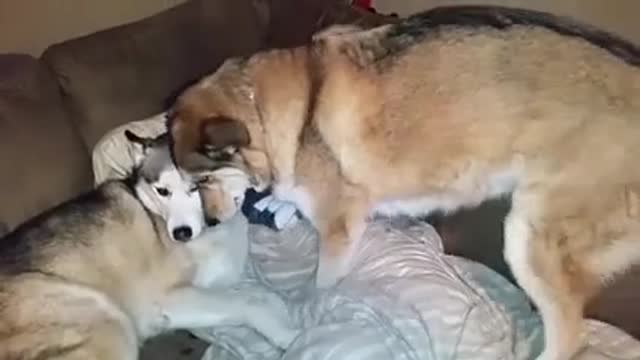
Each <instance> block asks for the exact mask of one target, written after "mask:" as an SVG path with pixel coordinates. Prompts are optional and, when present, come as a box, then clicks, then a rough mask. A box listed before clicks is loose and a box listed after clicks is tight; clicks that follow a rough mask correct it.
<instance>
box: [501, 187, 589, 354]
mask: <svg viewBox="0 0 640 360" xmlns="http://www.w3.org/2000/svg"><path fill="white" fill-rule="evenodd" d="M521 198H522V196H520V198H519V194H517V193H516V194H514V198H513V199H514V200H513V206H512V210H511V212H510V213H509V215H508V216H507V218H506V220H505V250H504V252H505V258H506V260H507V262H508V263H509V265H510V267H511V270H512V272H513V274H514V276H515V277H516V279H517V281H518V283H519V284H520V285H521V286H522V288H523V289H524V290H525V291H526V292H527V294H528V295H529V297H530V298H531V299H532V300H533V302H534V303H535V305H536V307H537V308H538V311H539V312H540V315H541V316H542V320H543V323H544V339H545V348H544V351H543V352H542V354H541V355H539V357H538V358H537V359H538V360H569V359H571V357H572V356H573V355H574V354H575V353H576V351H577V350H578V349H579V347H580V345H581V338H580V336H581V333H582V326H583V308H584V305H585V302H586V300H587V298H588V296H589V295H590V293H591V292H592V291H593V288H590V286H591V285H593V284H594V283H593V282H592V280H593V279H592V278H590V274H588V273H587V272H583V271H582V269H581V267H580V264H579V263H578V262H577V261H574V258H572V254H571V253H570V252H567V251H566V250H567V242H571V241H572V239H571V236H572V235H573V234H571V233H570V232H569V233H567V231H566V228H564V227H563V226H562V225H561V224H560V223H558V222H550V223H545V222H544V221H540V217H538V216H532V211H530V210H531V209H532V208H533V207H535V206H536V205H537V204H534V203H533V201H532V199H531V198H529V199H528V201H527V202H526V203H525V202H524V201H522V199H521ZM525 205H526V206H525ZM536 210H538V209H536ZM538 214H540V213H538Z"/></svg>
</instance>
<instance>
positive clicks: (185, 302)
mask: <svg viewBox="0 0 640 360" xmlns="http://www.w3.org/2000/svg"><path fill="white" fill-rule="evenodd" d="M159 306H160V311H161V314H162V317H163V319H164V321H165V326H166V329H167V330H171V329H193V328H203V327H212V326H221V325H247V326H250V327H252V328H253V329H255V330H256V331H258V332H259V333H261V334H262V335H263V336H265V337H266V338H267V339H269V340H271V341H272V342H273V343H274V344H275V345H277V346H279V347H282V348H286V347H287V346H288V345H289V344H290V343H291V342H292V341H293V339H294V338H295V337H296V336H297V334H298V331H297V330H296V329H294V328H293V327H292V326H291V325H290V323H289V314H288V311H287V308H286V305H285V304H284V302H283V301H282V300H281V299H280V298H279V297H278V296H277V295H276V294H273V293H270V292H268V291H266V290H265V291H244V290H237V289H235V290H234V289H227V290H213V289H212V290H205V289H199V288H195V287H185V288H179V289H176V290H174V291H172V292H171V293H170V294H169V295H168V296H167V297H166V298H165V299H164V301H163V302H162V303H161V304H159Z"/></svg>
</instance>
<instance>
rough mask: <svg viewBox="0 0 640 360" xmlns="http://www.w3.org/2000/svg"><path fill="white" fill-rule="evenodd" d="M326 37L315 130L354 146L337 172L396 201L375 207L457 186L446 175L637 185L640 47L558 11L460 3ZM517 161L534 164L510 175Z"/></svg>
mask: <svg viewBox="0 0 640 360" xmlns="http://www.w3.org/2000/svg"><path fill="white" fill-rule="evenodd" d="M323 41H324V42H322V41H320V42H319V44H320V45H319V46H320V48H321V49H323V50H322V51H323V57H322V58H321V61H323V62H324V67H325V68H327V69H331V70H330V71H327V72H326V74H327V76H326V79H324V83H323V84H322V88H321V91H322V93H321V94H320V95H319V96H320V97H321V98H323V101H322V104H325V105H326V106H324V105H323V106H318V108H317V113H318V114H317V115H316V117H315V118H316V119H322V120H321V122H320V123H318V128H319V129H320V130H321V131H322V132H323V135H324V136H323V138H324V139H325V141H326V142H327V144H328V145H329V146H330V147H331V148H332V149H349V151H348V152H346V151H342V152H341V153H340V162H341V167H342V169H343V171H344V172H345V175H346V177H347V178H348V179H349V180H350V181H352V182H354V183H357V184H366V185H367V187H369V188H370V189H372V190H373V191H374V192H375V191H376V189H381V191H384V192H387V193H386V194H382V193H381V194H374V197H381V198H383V197H386V196H387V195H388V196H389V197H398V196H402V195H406V196H411V195H412V194H416V193H422V192H424V190H425V188H431V189H445V188H448V189H450V190H452V191H457V190H459V189H452V184H453V187H460V186H458V185H457V184H456V183H455V181H452V180H455V179H452V178H450V177H447V176H445V177H446V178H443V176H439V175H438V174H439V173H442V172H443V171H446V172H447V173H457V174H463V173H469V171H468V170H473V171H476V172H477V173H478V175H479V176H482V175H485V174H487V173H489V172H495V171H496V170H504V172H513V173H515V172H517V171H521V170H522V171H527V172H529V173H531V172H540V171H549V170H551V168H557V167H562V168H563V171H564V172H567V173H571V174H567V175H568V176H571V177H574V178H577V179H580V181H589V182H591V183H592V184H594V183H599V182H602V181H608V180H607V179H613V178H615V181H621V180H625V181H626V182H631V181H637V180H640V169H638V168H637V166H634V165H635V160H634V159H635V158H637V155H640V144H639V143H638V142H637V139H638V138H639V136H640V121H637V118H638V116H639V115H638V114H640V68H638V65H640V48H638V47H635V46H634V45H632V44H630V43H627V42H625V41H624V40H621V39H619V38H616V37H615V36H612V35H609V34H607V33H605V32H602V31H599V30H597V29H593V28H591V27H589V26H586V25H581V24H577V23H574V22H571V21H570V20H567V19H563V18H558V17H554V16H552V15H549V14H542V13H537V12H531V11H525V10H518V9H509V8H493V7H488V8H487V7H460V8H440V9H436V10H433V11H430V12H426V13H425V14H422V15H417V16H415V17H413V18H410V19H409V20H406V21H404V22H402V23H401V24H398V25H390V26H387V27H382V28H377V29H373V30H370V31H364V32H353V33H347V34H345V35H340V34H338V35H336V36H332V35H328V36H327V37H326V38H324V40H323ZM343 59H348V61H344V60H343ZM353 89H358V90H357V92H353ZM325 98H326V99H328V100H324V99H325ZM378 104H380V105H378ZM353 139H358V146H352V142H353ZM612 139H615V140H614V141H612ZM622 149H625V152H626V153H623V152H622ZM336 151H337V150H336ZM514 154H519V155H523V156H524V157H529V158H532V157H535V158H536V161H535V162H534V161H531V162H527V163H526V164H525V167H526V169H515V166H514V167H512V163H513V162H514V161H515V159H514ZM461 159H474V166H473V169H469V166H467V164H466V162H465V161H462V160H461ZM381 164H383V165H384V167H386V168H387V170H388V171H384V172H381V171H380V167H381ZM456 164H457V165H456ZM593 164H598V166H599V167H600V169H601V171H598V172H591V171H590V167H591V166H592V165H593ZM443 167H448V169H447V170H444V169H443ZM534 167H535V169H534ZM603 167H606V169H605V168H603ZM588 168H589V170H587V169H588ZM598 174H601V175H598ZM614 174H615V175H614ZM387 175H388V176H387ZM513 175H514V176H516V174H513ZM586 175H588V176H586ZM398 179H403V180H407V181H406V182H405V181H398ZM469 181H475V180H474V179H470V180H469ZM382 189H384V190H382ZM400 189H401V190H400ZM507 190H508V189H507ZM403 193H404V194H403ZM479 200H481V199H479Z"/></svg>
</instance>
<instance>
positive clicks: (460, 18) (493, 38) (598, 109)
mask: <svg viewBox="0 0 640 360" xmlns="http://www.w3.org/2000/svg"><path fill="white" fill-rule="evenodd" d="M639 64H640V50H639V49H638V48H637V47H635V46H634V45H632V44H629V43H627V42H625V41H624V40H622V39H619V38H617V37H615V36H613V35H611V34H608V33H606V32H603V31H600V30H598V29H595V28H593V27H590V26H587V25H584V24H579V23H577V22H574V21H572V20H570V19H565V18H560V17H555V16H553V15H550V14H545V13H539V12H534V11H528V10H520V9H510V8H500V7H476V6H467V7H449V8H438V9H434V10H431V11H428V12H425V13H423V14H418V15H415V16H413V17H410V18H408V19H406V20H404V21H402V22H400V23H398V24H394V25H386V26H382V27H379V28H374V29H369V30H363V29H358V28H353V27H348V26H346V27H345V26H339V27H334V28H330V29H328V30H326V31H324V32H322V33H320V34H318V35H317V36H316V37H315V39H314V41H313V42H312V43H311V44H309V45H308V46H305V47H299V48H294V49H278V50H271V51H266V52H262V53H258V54H256V55H254V56H252V57H250V58H243V59H233V60H230V61H228V62H227V63H226V64H225V65H224V66H222V67H221V68H220V69H219V70H218V71H217V72H215V73H214V74H212V75H211V76H209V77H207V78H205V79H203V80H202V81H201V82H200V83H198V84H196V85H194V86H193V87H191V88H190V89H188V90H187V91H186V92H184V94H182V96H181V97H180V98H179V99H178V101H177V103H176V105H175V107H174V110H173V115H172V117H171V119H170V121H169V123H168V125H169V128H170V132H171V135H172V142H173V143H172V148H173V153H174V157H175V159H176V161H177V163H178V164H179V165H180V166H181V167H182V168H183V169H185V170H188V171H190V172H191V173H193V174H200V175H202V176H203V188H202V191H201V192H202V197H203V201H204V203H205V208H206V209H205V210H206V211H208V212H211V213H213V214H211V215H212V216H216V215H217V214H219V213H220V212H221V211H220V209H217V208H215V207H213V206H209V205H208V204H209V203H213V202H212V201H210V200H208V199H212V198H215V197H216V196H219V195H216V190H215V189H213V190H211V189H210V188H208V186H207V184H215V183H218V182H223V181H224V179H222V178H221V177H220V176H216V170H218V169H221V168H224V167H236V168H241V169H243V170H245V171H246V173H247V174H248V176H250V177H251V180H252V181H253V183H254V186H256V187H265V186H273V187H274V192H275V194H276V195H277V196H278V197H280V198H282V199H288V200H291V201H294V202H295V203H296V204H297V205H298V206H299V208H300V209H301V210H302V212H303V213H304V214H305V215H306V216H308V217H309V218H310V219H311V220H312V221H313V222H314V224H315V225H316V226H317V227H318V229H319V231H320V234H321V242H322V243H321V245H320V246H321V258H320V263H319V270H318V283H319V284H320V285H328V284H331V283H333V282H334V281H335V280H336V279H338V278H339V277H340V276H342V275H344V274H345V273H346V271H348V266H349V264H348V260H349V258H350V253H351V252H352V251H353V249H354V248H355V247H356V246H355V244H356V243H357V241H358V240H359V239H360V235H361V231H362V228H363V225H364V221H365V219H366V218H367V217H368V216H370V215H371V214H373V213H385V214H396V213H409V214H425V213H429V212H431V211H434V210H444V211H449V210H453V209H456V208H459V207H462V206H474V205H477V204H479V203H480V202H482V201H483V200H485V199H487V198H491V197H495V196H502V195H505V194H512V199H513V200H512V204H513V205H512V209H511V212H510V214H509V215H508V217H507V219H506V221H505V256H506V259H507V261H508V262H509V264H510V266H511V268H512V270H513V273H514V274H515V276H516V278H517V280H518V282H519V283H520V285H522V287H523V288H524V289H525V290H526V291H527V293H528V294H529V296H530V297H531V298H532V300H533V301H534V302H535V304H536V305H537V307H538V309H539V310H540V312H541V314H542V316H543V319H544V323H545V339H546V347H545V351H544V352H543V354H542V355H540V359H544V360H552V359H555V360H560V359H568V358H570V357H571V355H572V354H573V353H574V352H575V351H576V350H577V348H578V347H579V336H580V331H581V321H582V316H583V315H582V309H583V306H584V304H585V302H586V301H587V300H588V299H589V298H590V297H591V296H592V295H593V294H594V293H596V292H597V291H598V290H599V289H600V287H601V285H602V284H603V282H604V281H606V279H607V278H609V277H610V276H613V275H614V274H615V273H618V272H620V271H623V270H625V269H626V268H627V267H628V266H629V265H630V264H632V263H634V262H637V261H638V260H640V239H638V236H639V235H640V217H639V215H640V197H639V196H640V186H639V185H638V184H639V183H640V182H639V180H640V169H638V168H637V165H636V162H637V159H638V156H639V155H640V140H639V139H640V121H639V120H640V119H638V117H639V116H640V115H639V114H640V69H639V68H638V65H639ZM227 213H232V212H229V211H227Z"/></svg>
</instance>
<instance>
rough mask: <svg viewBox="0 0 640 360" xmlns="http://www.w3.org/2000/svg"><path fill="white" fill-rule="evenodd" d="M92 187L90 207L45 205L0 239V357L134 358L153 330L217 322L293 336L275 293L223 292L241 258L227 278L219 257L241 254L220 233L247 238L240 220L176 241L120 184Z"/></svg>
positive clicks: (284, 340) (282, 340)
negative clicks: (44, 212) (45, 211)
mask: <svg viewBox="0 0 640 360" xmlns="http://www.w3.org/2000/svg"><path fill="white" fill-rule="evenodd" d="M91 194H92V195H90V196H93V197H94V198H96V199H98V200H95V201H94V202H93V204H94V205H87V203H86V202H82V201H83V200H79V201H78V203H77V205H76V206H77V208H74V207H69V206H67V207H65V208H59V209H54V210H52V212H51V213H50V214H49V215H48V216H47V217H46V218H45V219H44V220H37V221H36V222H35V223H27V224H26V225H25V228H23V229H22V230H18V231H17V232H16V233H15V234H12V235H9V236H8V237H7V238H4V239H0V240H3V241H6V243H5V244H0V359H2V360H40V359H59V360H76V359H77V360H80V359H82V360H135V359H137V358H138V351H139V346H141V345H142V343H143V342H144V341H145V340H146V339H148V338H150V337H152V336H155V335H158V334H160V333H162V332H167V331H171V330H176V329H196V328H205V327H211V326H217V325H249V326H253V327H254V328H255V329H256V330H258V331H260V332H262V333H263V334H265V336H266V337H267V338H268V339H270V340H272V341H274V342H276V345H278V346H286V345H287V344H288V343H289V342H290V341H291V340H292V339H293V337H294V336H295V334H296V331H295V330H293V329H291V328H289V327H288V323H287V322H286V321H288V320H287V319H286V318H285V317H284V316H283V315H284V313H283V314H281V313H279V312H278V311H282V310H281V308H283V309H285V310H286V308H284V307H283V306H281V308H280V307H277V306H278V305H279V301H280V300H278V299H276V297H274V296H273V295H269V294H261V293H257V292H254V293H243V292H242V291H238V290H237V289H236V290H233V289H230V290H229V291H226V289H225V287H226V286H228V285H229V284H233V282H235V281H237V280H238V279H239V278H240V276H241V271H242V269H243V266H244V262H243V260H242V259H235V261H237V262H239V263H240V265H238V267H241V268H240V269H238V274H237V277H238V279H236V276H235V275H234V271H235V270H234V269H233V268H231V267H230V266H231V265H230V264H232V263H233V261H234V260H230V259H224V258H222V257H224V256H233V255H238V256H245V257H246V254H244V255H243V254H242V253H241V250H239V252H238V253H237V254H236V252H234V250H226V251H225V248H224V245H221V243H220V239H222V238H224V237H226V238H228V237H230V236H234V238H233V239H231V240H234V241H236V242H237V243H242V244H244V243H247V241H248V240H247V239H246V236H247V234H246V230H247V223H246V220H245V219H244V218H243V217H241V216H237V217H235V218H234V220H233V221H231V222H228V223H227V224H225V225H224V226H221V227H216V228H211V229H208V230H207V232H208V233H207V235H203V236H201V237H198V238H194V239H192V240H191V241H189V242H177V241H173V240H171V238H170V237H169V236H168V234H167V232H166V230H165V229H166V226H165V224H164V223H162V220H161V219H159V218H156V217H155V216H153V215H151V213H150V212H148V211H147V210H145V208H144V207H143V205H142V203H141V202H140V201H139V200H138V199H137V198H135V197H134V194H133V193H132V192H131V190H129V189H128V188H127V187H126V186H125V184H124V183H122V182H119V181H112V182H107V183H104V184H102V185H100V187H99V188H97V189H96V190H94V191H93V192H92V193H91ZM72 201H74V200H72ZM96 204H97V205H96ZM83 206H85V207H83ZM243 236H244V238H240V237H243ZM16 241H23V242H27V243H24V244H19V243H17V242H16ZM239 248H242V246H240V247H239ZM221 258H222V259H221ZM226 260H229V261H230V262H229V261H227V263H224V261H226ZM215 261H219V262H220V263H224V264H221V265H220V266H217V267H216V266H215V265H216V264H215V263H214V262H215ZM212 285H217V286H218V287H216V288H213V286H212ZM265 295H266V296H265ZM270 296H271V297H270ZM269 301H271V302H269ZM273 304H275V305H273Z"/></svg>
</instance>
